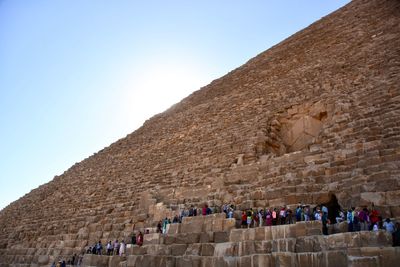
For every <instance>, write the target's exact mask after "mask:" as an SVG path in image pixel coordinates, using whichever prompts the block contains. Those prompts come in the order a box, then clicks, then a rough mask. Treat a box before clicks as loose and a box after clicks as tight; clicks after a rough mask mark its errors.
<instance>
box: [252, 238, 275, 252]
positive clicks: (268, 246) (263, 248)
mask: <svg viewBox="0 0 400 267" xmlns="http://www.w3.org/2000/svg"><path fill="white" fill-rule="evenodd" d="M254 250H255V253H256V254H267V253H271V252H272V240H263V241H254Z"/></svg>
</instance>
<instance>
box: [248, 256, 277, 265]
mask: <svg viewBox="0 0 400 267" xmlns="http://www.w3.org/2000/svg"><path fill="white" fill-rule="evenodd" d="M251 257H252V263H253V265H252V267H275V262H274V260H273V257H272V255H271V254H269V255H266V254H255V255H252V256H251Z"/></svg>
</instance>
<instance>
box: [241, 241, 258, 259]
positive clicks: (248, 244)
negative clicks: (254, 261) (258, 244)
mask: <svg viewBox="0 0 400 267" xmlns="http://www.w3.org/2000/svg"><path fill="white" fill-rule="evenodd" d="M254 253H255V246H254V241H252V240H247V241H242V242H239V256H246V255H251V254H254Z"/></svg>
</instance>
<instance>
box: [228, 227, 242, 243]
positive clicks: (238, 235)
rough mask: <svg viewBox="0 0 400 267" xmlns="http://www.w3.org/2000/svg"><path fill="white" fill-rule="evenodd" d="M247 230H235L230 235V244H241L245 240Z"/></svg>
mask: <svg viewBox="0 0 400 267" xmlns="http://www.w3.org/2000/svg"><path fill="white" fill-rule="evenodd" d="M244 231H245V229H233V230H232V231H231V232H230V234H229V241H230V242H240V241H242V240H243V232H244Z"/></svg>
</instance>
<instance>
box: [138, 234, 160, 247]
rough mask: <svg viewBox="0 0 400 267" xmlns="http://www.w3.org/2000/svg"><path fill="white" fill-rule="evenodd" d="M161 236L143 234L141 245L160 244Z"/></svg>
mask: <svg viewBox="0 0 400 267" xmlns="http://www.w3.org/2000/svg"><path fill="white" fill-rule="evenodd" d="M161 235H162V234H158V233H153V234H145V235H143V244H144V245H149V244H160V237H161Z"/></svg>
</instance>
